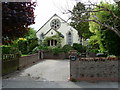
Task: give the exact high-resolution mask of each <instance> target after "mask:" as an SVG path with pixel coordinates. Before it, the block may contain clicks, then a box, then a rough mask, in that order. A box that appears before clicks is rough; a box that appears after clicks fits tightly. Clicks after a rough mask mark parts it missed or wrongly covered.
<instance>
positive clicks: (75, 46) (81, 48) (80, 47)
mask: <svg viewBox="0 0 120 90" xmlns="http://www.w3.org/2000/svg"><path fill="white" fill-rule="evenodd" d="M73 49H74V50H77V51H78V52H79V53H83V52H86V47H85V46H83V45H82V44H78V43H73Z"/></svg>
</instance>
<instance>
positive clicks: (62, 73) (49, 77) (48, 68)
mask: <svg viewBox="0 0 120 90" xmlns="http://www.w3.org/2000/svg"><path fill="white" fill-rule="evenodd" d="M69 63H70V61H69V60H44V61H41V62H39V63H37V64H35V65H33V66H31V67H28V68H26V69H24V70H22V71H16V72H15V73H13V74H11V75H7V76H6V77H4V78H3V82H2V86H3V88H118V86H119V85H118V83H117V82H98V83H89V82H71V81H68V78H69V77H70V76H69V75H70V65H69ZM85 90H86V89H85ZM112 90H113V89H112Z"/></svg>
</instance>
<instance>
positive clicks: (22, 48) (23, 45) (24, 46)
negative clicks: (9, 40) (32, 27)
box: [18, 39, 28, 54]
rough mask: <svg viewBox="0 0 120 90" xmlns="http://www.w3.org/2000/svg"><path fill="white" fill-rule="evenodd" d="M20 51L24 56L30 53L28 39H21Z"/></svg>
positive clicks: (19, 43) (19, 42)
mask: <svg viewBox="0 0 120 90" xmlns="http://www.w3.org/2000/svg"><path fill="white" fill-rule="evenodd" d="M18 49H19V50H20V51H21V53H22V54H27V53H28V50H27V49H28V48H27V40H26V39H22V40H21V39H19V41H18Z"/></svg>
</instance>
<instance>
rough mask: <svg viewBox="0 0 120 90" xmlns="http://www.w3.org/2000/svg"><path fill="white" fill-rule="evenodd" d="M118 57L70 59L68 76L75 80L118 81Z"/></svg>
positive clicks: (119, 59)
mask: <svg viewBox="0 0 120 90" xmlns="http://www.w3.org/2000/svg"><path fill="white" fill-rule="evenodd" d="M119 62H120V58H79V59H77V60H76V61H70V78H71V80H77V81H118V80H120V75H119V72H120V69H119V67H118V63H119Z"/></svg>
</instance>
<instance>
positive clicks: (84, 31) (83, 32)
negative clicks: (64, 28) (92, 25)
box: [70, 2, 92, 39]
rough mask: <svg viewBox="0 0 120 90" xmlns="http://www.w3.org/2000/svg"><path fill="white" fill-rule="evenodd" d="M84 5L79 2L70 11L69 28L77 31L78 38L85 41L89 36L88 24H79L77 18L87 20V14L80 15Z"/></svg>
mask: <svg viewBox="0 0 120 90" xmlns="http://www.w3.org/2000/svg"><path fill="white" fill-rule="evenodd" d="M85 10H86V8H85V5H84V4H83V3H81V2H78V3H77V4H76V6H74V8H73V10H72V17H71V18H72V19H71V20H72V21H71V23H70V24H71V26H73V27H74V28H75V29H76V30H77V31H78V34H79V36H80V37H82V38H84V39H87V38H89V37H90V36H91V34H92V33H91V32H90V31H89V22H80V20H79V19H78V18H82V19H87V18H88V13H84V14H83V13H81V12H83V11H85Z"/></svg>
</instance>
